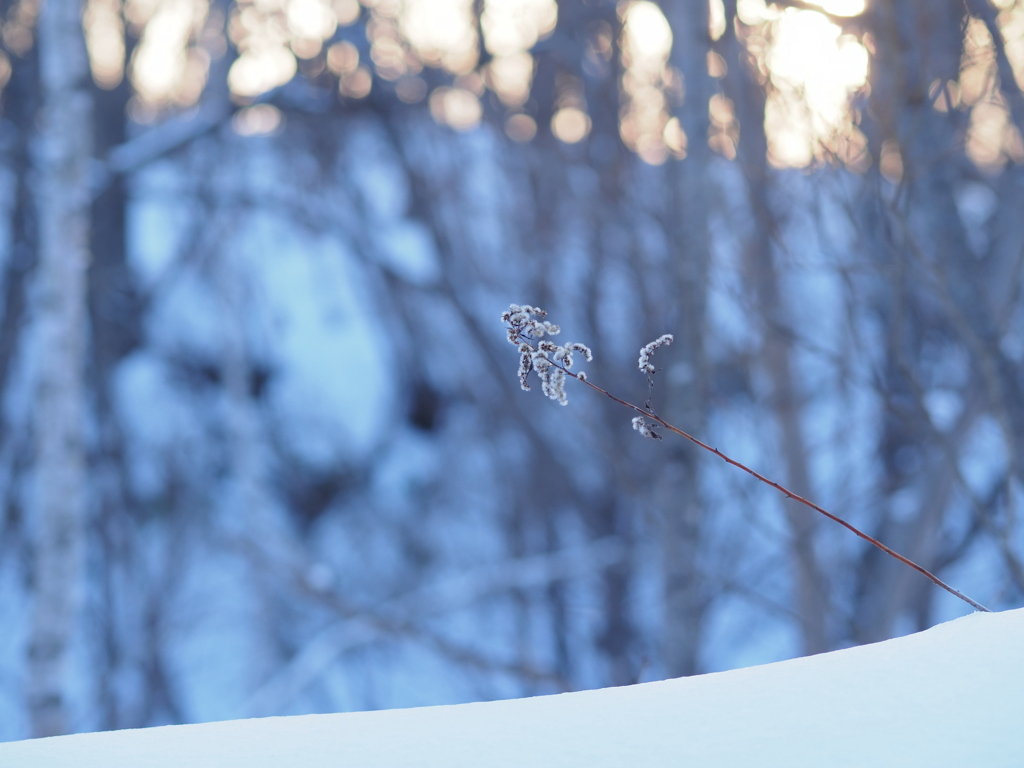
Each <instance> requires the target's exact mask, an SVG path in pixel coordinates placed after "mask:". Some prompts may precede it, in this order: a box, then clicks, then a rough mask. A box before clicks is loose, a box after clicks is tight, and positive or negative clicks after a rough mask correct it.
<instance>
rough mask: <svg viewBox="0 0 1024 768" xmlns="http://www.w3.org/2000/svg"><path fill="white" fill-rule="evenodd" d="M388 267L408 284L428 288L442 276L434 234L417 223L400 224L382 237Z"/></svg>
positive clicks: (384, 257)
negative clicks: (432, 235)
mask: <svg viewBox="0 0 1024 768" xmlns="http://www.w3.org/2000/svg"><path fill="white" fill-rule="evenodd" d="M378 237H379V238H380V242H381V250H380V252H379V253H378V254H377V256H378V258H379V259H380V260H381V261H382V262H383V264H384V266H385V267H387V268H388V269H390V270H391V271H392V272H394V273H395V274H396V275H398V276H399V277H400V278H402V279H403V280H405V281H406V282H408V283H411V284H413V285H418V286H428V285H430V284H431V283H433V282H435V281H436V280H437V278H438V276H439V275H440V267H439V266H438V259H437V249H436V248H435V246H434V242H433V241H432V240H431V236H430V231H429V230H428V229H427V228H426V227H424V226H423V225H422V224H419V223H418V222H414V221H396V222H394V223H393V224H391V226H390V227H389V228H387V229H386V230H384V231H383V232H381V233H379V234H378Z"/></svg>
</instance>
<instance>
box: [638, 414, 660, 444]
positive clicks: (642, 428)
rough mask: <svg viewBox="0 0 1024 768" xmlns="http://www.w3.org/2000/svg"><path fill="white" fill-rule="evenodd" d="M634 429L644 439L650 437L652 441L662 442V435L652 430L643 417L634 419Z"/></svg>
mask: <svg viewBox="0 0 1024 768" xmlns="http://www.w3.org/2000/svg"><path fill="white" fill-rule="evenodd" d="M633 429H635V430H636V431H637V432H639V433H640V434H641V435H643V436H644V437H649V438H651V439H652V440H661V435H659V434H658V433H657V432H655V431H654V430H653V429H651V425H650V424H648V423H647V422H646V421H645V420H644V417H643V416H634V417H633Z"/></svg>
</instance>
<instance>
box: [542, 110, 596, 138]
mask: <svg viewBox="0 0 1024 768" xmlns="http://www.w3.org/2000/svg"><path fill="white" fill-rule="evenodd" d="M551 132H552V133H553V134H555V138H557V139H558V140H559V141H564V142H565V143H566V144H576V143H577V142H580V141H583V139H585V138H586V137H587V134H588V133H590V116H589V115H587V113H586V112H584V111H583V110H582V109H578V108H577V107H564V108H562V109H560V110H558V111H557V112H556V113H555V116H554V117H552V118H551Z"/></svg>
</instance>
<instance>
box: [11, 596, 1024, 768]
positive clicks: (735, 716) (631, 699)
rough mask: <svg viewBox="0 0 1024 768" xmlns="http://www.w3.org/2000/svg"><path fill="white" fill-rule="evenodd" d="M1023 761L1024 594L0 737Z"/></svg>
mask: <svg viewBox="0 0 1024 768" xmlns="http://www.w3.org/2000/svg"><path fill="white" fill-rule="evenodd" d="M1021 765H1024V609H1020V610H1015V611H1007V612H1004V613H996V614H980V613H978V614H974V615H972V616H968V617H965V618H962V619H958V620H956V621H952V622H949V623H947V624H941V625H939V626H937V627H934V628H933V629H930V630H928V631H927V632H922V633H920V634H916V635H910V636H908V637H903V638H899V639H896V640H890V641H888V642H884V643H877V644H875V645H869V646H862V647H859V648H851V649H848V650H843V651H836V652H834V653H827V654H822V655H820V656H813V657H809V658H803V659H795V660H792V661H784V662H780V663H777V664H768V665H765V666H761V667H751V668H747V669H740V670H736V671H733V672H723V673H718V674H711V675H702V676H698V677H691V678H683V679H679V680H668V681H664V682H657V683H646V684H643V685H634V686H630V687H625V688H609V689H604V690H598V691H584V692H580V693H570V694H562V695H559V696H544V697H538V698H532V699H516V700H511V701H497V702H488V703H480V704H463V705H459V706H448V707H428V708H423V709H404V710H387V711H381V712H355V713H349V714H335V715H308V716H304V717H284V718H267V719H259V720H234V721H230V722H222V723H206V724H201V725H185V726H170V727H165V728H149V729H144V730H135V731H114V732H108V733H91V734H80V735H76V736H63V737H59V738H53V739H39V740H35V741H21V742H12V743H7V744H0V766H3V768H44V767H45V768H64V767H65V766H66V767H67V768H71V767H72V766H74V768H172V766H173V767H174V768H178V767H179V766H181V767H184V766H188V768H207V767H211V768H212V767H214V766H217V767H219V766H244V767H245V768H290V767H291V766H295V767H296V768H299V767H301V768H321V767H322V768H328V766H330V768H336V766H359V768H371V767H372V766H389V767H391V766H439V767H440V766H443V767H444V768H456V767H457V766H466V768H470V767H471V768H486V767H490V766H510V767H511V766H515V767H516V768H526V767H527V766H581V767H582V766H586V768H601V767H602V766H615V767H616V768H618V767H619V766H630V767H631V768H638V767H642V766H659V767H660V766H736V767H737V768H741V767H742V768H746V766H758V767H759V768H768V767H769V766H786V768H794V767H797V766H815V767H816V768H818V767H824V766H827V767H828V768H840V767H841V766H857V767H858V768H863V767H865V766H900V767H901V768H908V766H928V767H929V768H935V767H936V766H951V767H952V766H957V767H958V768H963V767H966V766H985V768H999V767H1000V766H1021Z"/></svg>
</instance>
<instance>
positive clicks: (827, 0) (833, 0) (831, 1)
mask: <svg viewBox="0 0 1024 768" xmlns="http://www.w3.org/2000/svg"><path fill="white" fill-rule="evenodd" d="M809 2H810V4H811V5H816V6H818V7H819V8H821V10H823V11H825V13H830V14H832V15H833V16H860V15H861V14H862V13H864V9H865V8H866V7H867V3H865V2H864V0H809Z"/></svg>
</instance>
